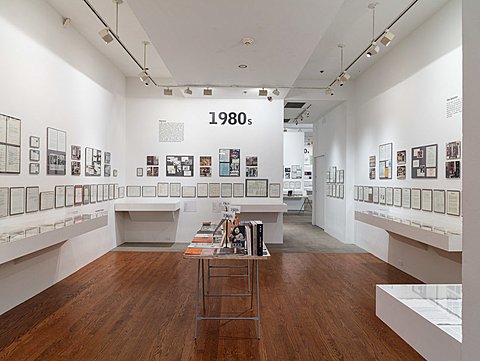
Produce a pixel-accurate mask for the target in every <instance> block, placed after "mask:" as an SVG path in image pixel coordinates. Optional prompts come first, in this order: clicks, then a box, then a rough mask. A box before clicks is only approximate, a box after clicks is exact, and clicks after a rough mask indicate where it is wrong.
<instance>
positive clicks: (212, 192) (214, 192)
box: [208, 183, 220, 198]
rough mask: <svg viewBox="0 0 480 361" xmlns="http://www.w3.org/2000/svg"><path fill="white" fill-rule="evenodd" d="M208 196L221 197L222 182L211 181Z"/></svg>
mask: <svg viewBox="0 0 480 361" xmlns="http://www.w3.org/2000/svg"><path fill="white" fill-rule="evenodd" d="M208 197H209V198H220V183H210V184H209V185H208Z"/></svg>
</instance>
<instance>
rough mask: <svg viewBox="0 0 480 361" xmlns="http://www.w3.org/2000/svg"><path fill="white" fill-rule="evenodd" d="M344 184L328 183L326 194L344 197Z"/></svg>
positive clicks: (332, 196) (333, 196)
mask: <svg viewBox="0 0 480 361" xmlns="http://www.w3.org/2000/svg"><path fill="white" fill-rule="evenodd" d="M344 193H345V191H344V185H343V184H338V183H327V187H326V192H325V194H326V195H327V197H330V198H339V199H343V196H344Z"/></svg>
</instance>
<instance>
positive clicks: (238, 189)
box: [233, 183, 245, 198]
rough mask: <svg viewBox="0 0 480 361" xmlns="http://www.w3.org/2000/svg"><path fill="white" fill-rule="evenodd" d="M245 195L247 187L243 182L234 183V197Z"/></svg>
mask: <svg viewBox="0 0 480 361" xmlns="http://www.w3.org/2000/svg"><path fill="white" fill-rule="evenodd" d="M244 196H245V188H244V184H243V183H233V197H234V198H243V197H244Z"/></svg>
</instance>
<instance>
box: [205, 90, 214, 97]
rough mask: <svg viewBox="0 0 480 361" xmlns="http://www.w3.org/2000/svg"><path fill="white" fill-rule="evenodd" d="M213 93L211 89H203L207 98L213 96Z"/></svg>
mask: <svg viewBox="0 0 480 361" xmlns="http://www.w3.org/2000/svg"><path fill="white" fill-rule="evenodd" d="M212 93H213V91H212V89H210V88H205V89H203V95H206V96H211V95H212Z"/></svg>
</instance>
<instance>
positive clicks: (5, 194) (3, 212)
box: [0, 187, 38, 218]
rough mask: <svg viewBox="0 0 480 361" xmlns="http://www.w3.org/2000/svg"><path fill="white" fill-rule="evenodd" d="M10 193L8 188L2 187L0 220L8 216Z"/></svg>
mask: <svg viewBox="0 0 480 361" xmlns="http://www.w3.org/2000/svg"><path fill="white" fill-rule="evenodd" d="M8 193H9V189H8V187H0V218H3V217H6V216H8ZM37 207H38V203H37Z"/></svg>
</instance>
